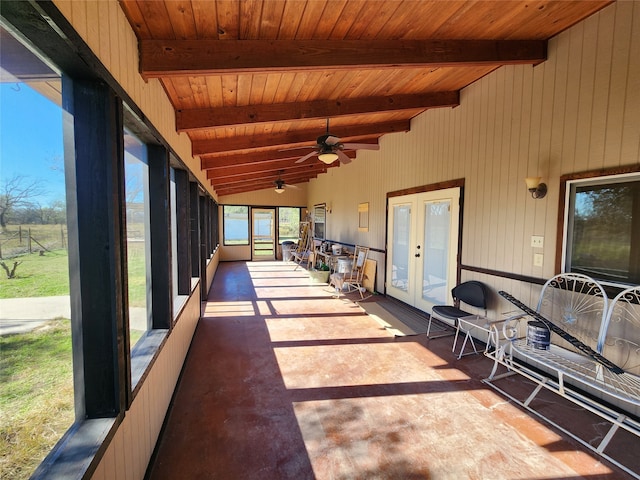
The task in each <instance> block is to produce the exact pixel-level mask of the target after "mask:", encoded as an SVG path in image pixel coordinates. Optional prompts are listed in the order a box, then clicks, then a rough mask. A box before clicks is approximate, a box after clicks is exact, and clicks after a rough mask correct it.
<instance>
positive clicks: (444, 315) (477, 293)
mask: <svg viewBox="0 0 640 480" xmlns="http://www.w3.org/2000/svg"><path fill="white" fill-rule="evenodd" d="M451 295H452V296H453V302H454V305H436V306H434V307H433V308H432V309H431V315H430V316H429V325H428V327H427V337H429V338H438V337H444V336H448V335H452V333H451V332H447V333H445V334H442V335H435V336H433V337H431V336H429V334H430V332H431V320H433V319H436V320H440V321H441V322H444V323H445V324H447V325H450V326H452V327H454V328H455V327H457V325H458V318H460V317H466V316H468V315H473V314H472V313H470V312H466V311H464V310H461V309H460V308H459V306H460V303H465V304H467V305H471V306H473V307H477V308H482V309H484V315H485V316H486V315H487V298H488V296H489V290H488V288H487V286H486V285H485V284H484V283H482V282H478V281H476V280H469V281H468V282H463V283H461V284H460V285H456V286H455V287H453V289H452V290H451Z"/></svg>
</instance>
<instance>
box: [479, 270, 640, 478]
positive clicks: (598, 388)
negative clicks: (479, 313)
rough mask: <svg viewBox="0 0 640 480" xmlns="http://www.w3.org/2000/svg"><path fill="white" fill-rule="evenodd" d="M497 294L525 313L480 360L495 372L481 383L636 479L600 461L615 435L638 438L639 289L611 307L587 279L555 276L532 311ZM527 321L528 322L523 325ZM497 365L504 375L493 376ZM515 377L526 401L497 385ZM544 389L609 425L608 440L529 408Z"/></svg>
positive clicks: (631, 290) (512, 321)
mask: <svg viewBox="0 0 640 480" xmlns="http://www.w3.org/2000/svg"><path fill="white" fill-rule="evenodd" d="M500 294H501V295H502V296H504V297H505V298H507V299H508V300H509V301H511V302H512V303H514V304H515V305H517V306H518V307H519V308H520V309H522V310H523V312H525V313H524V314H523V315H521V316H520V317H519V318H511V319H509V320H507V321H506V322H505V323H504V326H503V332H504V335H505V337H506V341H504V343H502V345H499V346H498V347H497V348H496V349H495V350H492V351H488V352H486V355H487V356H488V357H490V358H492V359H493V360H494V366H493V369H492V371H491V373H490V375H489V377H488V378H486V379H484V382H485V383H486V384H488V385H490V386H491V387H493V388H494V389H495V390H497V391H499V392H500V393H502V394H503V395H505V396H507V397H508V398H510V399H511V400H513V401H515V402H516V403H518V404H519V405H520V406H522V407H524V408H526V409H527V410H529V411H530V412H532V413H534V414H536V415H537V416H539V417H540V418H542V419H544V420H545V421H547V422H548V423H550V424H551V425H553V426H555V427H556V428H558V429H559V430H561V431H563V432H564V433H566V434H567V435H569V436H571V437H572V438H573V439H575V440H576V441H578V442H580V443H581V444H582V445H584V446H586V447H588V448H590V449H591V450H593V451H595V452H596V453H598V454H599V455H601V456H602V457H604V458H606V459H607V460H609V461H611V462H612V463H614V464H616V465H617V466H619V467H620V468H622V469H623V470H625V471H626V472H628V473H629V474H630V475H632V476H634V477H635V478H640V472H634V471H631V470H630V469H629V468H627V467H626V466H624V465H622V464H621V463H619V462H618V461H617V460H615V459H613V458H611V457H610V456H609V455H607V454H606V453H605V449H606V448H607V445H608V444H609V442H610V440H611V438H612V437H613V436H614V434H615V433H616V431H618V430H619V429H624V430H627V431H628V432H631V433H632V434H634V435H636V436H637V437H640V422H638V421H637V420H636V419H635V418H634V415H635V416H636V418H637V415H638V412H640V376H639V375H640V348H639V347H640V286H635V287H630V288H628V289H626V290H624V291H622V292H620V293H619V294H618V295H617V296H616V297H615V298H614V299H613V301H612V303H611V305H610V306H608V298H607V295H606V293H605V291H604V288H603V287H602V285H600V284H599V283H598V282H596V281H595V280H593V279H591V278H589V277H588V276H586V275H580V274H572V273H568V274H560V275H557V276H555V277H553V278H552V279H550V280H548V281H547V282H546V283H545V285H544V287H543V289H542V292H541V294H540V299H539V302H538V306H537V309H536V310H533V309H531V308H529V307H527V306H526V305H525V304H523V303H522V302H520V301H519V300H517V299H515V298H514V297H512V296H511V295H509V294H508V293H506V292H501V293H500ZM527 316H528V317H531V318H533V319H534V321H533V322H531V321H529V322H526V323H525V322H523V320H524V319H525V318H527ZM540 324H542V325H544V326H546V327H547V328H548V329H549V335H548V337H546V338H543V340H542V341H541V338H540V337H536V335H532V331H533V333H538V332H536V330H537V329H538V328H539V326H540ZM605 355H606V356H605ZM500 365H503V366H505V367H506V368H507V371H506V373H502V374H499V375H498V374H496V373H497V369H498V367H499V366H500ZM515 374H520V375H522V376H524V377H525V378H527V379H529V380H531V381H532V382H534V383H535V385H536V386H535V388H534V390H533V391H532V392H531V394H530V395H529V396H528V397H527V398H526V399H524V400H521V399H519V398H515V397H514V396H513V395H511V394H510V393H508V392H507V391H506V390H505V389H504V388H503V387H501V386H500V385H499V380H501V379H503V378H505V377H507V376H511V375H515ZM496 382H498V383H496ZM543 388H545V389H547V390H549V391H551V392H554V393H556V394H558V395H560V396H561V397H563V398H565V399H567V400H569V401H571V402H573V403H575V404H576V405H579V406H580V407H582V408H584V409H586V410H588V411H590V412H592V413H594V414H596V415H598V416H600V417H601V418H603V419H604V420H606V421H607V422H609V423H610V425H611V426H610V428H609V430H608V432H607V433H606V435H604V436H603V437H602V438H601V440H600V441H599V443H597V444H596V443H595V442H593V439H582V438H580V437H579V436H578V435H577V434H576V433H574V432H573V431H571V430H570V429H569V428H565V427H563V426H560V425H558V423H556V422H554V421H553V420H551V419H550V418H548V417H546V416H545V415H544V413H542V411H539V410H536V403H535V402H534V400H535V398H536V396H537V395H538V393H539V392H540V391H541V390H542V389H543Z"/></svg>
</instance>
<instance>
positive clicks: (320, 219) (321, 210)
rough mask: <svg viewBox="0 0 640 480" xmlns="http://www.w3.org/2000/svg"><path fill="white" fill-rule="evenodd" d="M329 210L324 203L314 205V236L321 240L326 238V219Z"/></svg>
mask: <svg viewBox="0 0 640 480" xmlns="http://www.w3.org/2000/svg"><path fill="white" fill-rule="evenodd" d="M326 216H327V212H326V210H325V205H324V203H323V204H322V205H316V206H314V207H313V236H314V237H315V238H318V239H320V240H324V239H325V234H326V232H325V220H326V218H327V217H326Z"/></svg>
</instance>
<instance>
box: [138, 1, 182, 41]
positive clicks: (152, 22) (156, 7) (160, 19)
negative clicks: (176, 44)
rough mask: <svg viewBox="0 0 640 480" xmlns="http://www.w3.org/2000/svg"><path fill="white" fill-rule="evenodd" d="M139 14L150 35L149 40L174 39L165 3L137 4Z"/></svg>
mask: <svg viewBox="0 0 640 480" xmlns="http://www.w3.org/2000/svg"><path fill="white" fill-rule="evenodd" d="M137 3H138V7H139V8H140V12H141V13H142V16H143V17H144V20H145V22H146V24H147V29H148V31H149V32H150V33H151V37H150V38H151V39H161V38H174V39H175V38H176V37H175V33H174V31H173V27H172V26H171V22H170V21H169V15H168V14H167V7H166V5H165V2H158V3H157V4H154V3H153V2H137Z"/></svg>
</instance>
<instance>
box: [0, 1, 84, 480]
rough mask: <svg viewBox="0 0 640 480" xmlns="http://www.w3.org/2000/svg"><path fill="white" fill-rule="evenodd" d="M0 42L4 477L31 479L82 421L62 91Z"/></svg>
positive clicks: (13, 44)
mask: <svg viewBox="0 0 640 480" xmlns="http://www.w3.org/2000/svg"><path fill="white" fill-rule="evenodd" d="M3 7H4V5H3ZM0 37H1V40H0V42H2V55H0V72H1V73H0V77H1V78H2V82H0V245H1V247H2V249H1V252H0V259H1V260H2V263H3V265H5V266H6V268H7V269H8V270H6V271H5V270H4V269H0V294H1V296H2V298H3V299H6V301H7V302H8V303H9V304H11V303H13V304H15V305H17V306H19V307H18V308H17V310H15V311H12V312H11V314H12V315H15V316H8V315H7V314H9V313H10V310H8V309H7V310H6V311H5V312H4V313H5V315H3V316H4V317H5V318H11V319H16V320H15V321H14V320H6V321H5V320H3V321H2V322H3V323H2V324H1V325H0V378H1V380H0V385H1V386H0V425H1V428H0V430H1V431H2V434H0V452H1V453H0V457H1V459H2V460H0V477H1V478H7V479H8V478H12V479H23V478H24V479H26V478H29V477H30V475H31V473H32V472H33V471H34V469H35V468H36V467H37V466H38V464H39V463H40V462H41V461H42V460H43V459H44V458H45V456H46V455H47V454H48V453H49V450H51V448H52V447H53V446H54V445H55V444H56V442H57V441H58V440H59V439H60V438H62V436H63V434H64V433H65V432H66V431H67V429H68V428H69V427H70V426H71V425H72V424H73V422H74V420H75V411H74V384H73V363H72V341H71V321H70V302H69V293H70V290H69V289H70V287H69V262H68V232H67V225H66V218H67V207H66V189H65V172H64V168H65V165H64V146H63V111H62V108H61V104H62V99H61V94H60V92H61V89H62V87H61V78H60V75H59V74H58V73H57V72H55V71H53V70H52V69H51V68H50V67H49V66H48V65H46V64H45V63H43V62H42V61H41V60H39V58H38V57H37V56H36V55H35V54H34V53H32V52H33V51H35V49H33V48H32V47H31V45H27V44H26V42H25V43H23V40H18V39H17V38H14V37H13V36H12V34H11V33H9V31H8V30H6V29H5V28H4V27H1V26H0ZM7 52H9V54H6V55H5V53H7ZM9 277H11V278H9ZM35 297H40V298H35ZM30 299H33V300H30ZM36 301H37V302H39V303H41V304H42V306H41V308H38V309H37V310H32V309H31V308H30V306H31V305H33V304H34V302H36ZM17 319H23V320H24V319H27V320H28V321H22V322H21V321H18V320H17Z"/></svg>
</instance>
